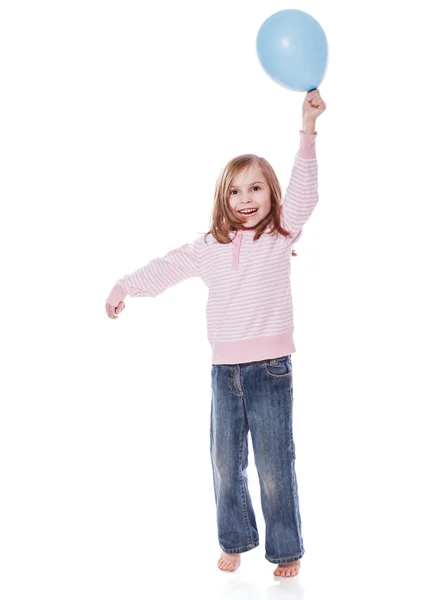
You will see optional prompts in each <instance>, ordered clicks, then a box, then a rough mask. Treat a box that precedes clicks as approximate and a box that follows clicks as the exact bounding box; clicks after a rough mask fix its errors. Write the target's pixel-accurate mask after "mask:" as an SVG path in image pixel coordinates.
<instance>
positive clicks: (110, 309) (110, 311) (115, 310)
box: [106, 300, 126, 319]
mask: <svg viewBox="0 0 447 600" xmlns="http://www.w3.org/2000/svg"><path fill="white" fill-rule="evenodd" d="M125 308H126V305H125V304H124V300H121V302H120V303H119V304H118V306H116V307H115V306H112V305H111V304H106V312H107V315H108V316H109V317H110V318H111V319H117V318H118V317H117V315H119V314H120V312H122V311H123V310H124V309H125Z"/></svg>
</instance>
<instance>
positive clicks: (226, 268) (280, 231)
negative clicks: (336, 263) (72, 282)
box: [106, 90, 326, 577]
mask: <svg viewBox="0 0 447 600" xmlns="http://www.w3.org/2000/svg"><path fill="white" fill-rule="evenodd" d="M325 110H326V105H325V103H324V101H323V99H322V98H321V96H320V93H319V90H313V91H311V92H308V93H307V94H306V96H305V99H304V102H303V114H302V116H303V129H302V130H301V131H300V147H299V150H298V153H297V155H296V158H295V163H294V166H293V170H292V175H291V180H290V183H289V186H288V188H287V191H286V194H285V197H284V201H283V202H282V203H281V190H280V185H279V182H278V179H277V177H276V175H275V173H274V171H273V169H272V167H271V166H270V164H269V163H268V162H267V161H266V160H265V159H263V158H260V157H258V156H255V155H252V154H246V155H243V156H238V157H236V158H234V159H233V160H231V161H230V162H229V163H228V164H227V165H226V167H225V169H224V170H223V171H222V173H221V175H220V177H219V179H218V181H217V184H216V190H215V197H214V206H213V214H212V221H211V229H210V231H208V233H207V234H206V235H204V236H200V237H199V238H197V239H196V240H194V241H193V242H190V243H188V244H184V245H183V246H180V247H179V248H176V249H175V250H171V251H170V252H168V253H167V254H166V255H165V256H163V257H161V258H155V259H153V260H151V261H150V262H149V263H148V264H147V265H146V266H144V267H142V268H141V269H138V270H137V271H134V272H133V273H131V274H130V275H125V276H124V277H123V278H122V279H119V280H118V281H117V282H116V284H115V286H114V287H113V289H112V291H111V292H110V294H109V296H108V298H107V300H106V311H107V314H108V316H109V317H110V318H111V319H116V318H118V317H117V315H118V314H119V313H120V312H121V311H123V310H124V308H125V304H124V298H125V297H126V296H127V295H129V296H151V297H155V296H158V295H159V294H161V293H162V292H163V291H164V290H165V289H167V288H168V287H170V286H173V285H175V284H177V283H179V282H180V281H182V280H184V279H186V278H188V277H201V279H202V280H203V281H204V282H205V284H206V285H207V287H208V288H209V296H208V304H207V310H206V312H207V333H208V340H209V342H210V344H211V351H212V367H211V389H212V397H211V418H210V455H211V464H212V470H213V483H214V496H215V500H216V507H217V531H218V539H219V545H220V547H221V549H222V554H221V557H220V558H219V561H218V567H219V568H220V569H221V570H223V571H235V570H236V569H237V568H238V566H239V564H240V554H241V553H242V552H247V551H248V550H251V549H252V548H255V547H256V546H258V545H259V537H258V530H257V525H256V519H255V514H254V511H253V506H252V503H251V499H250V494H249V490H248V481H247V473H246V469H247V465H248V446H247V433H248V431H250V433H251V439H252V444H253V452H254V455H255V463H256V469H257V471H258V475H259V483H260V490H261V504H262V511H263V516H264V520H265V524H266V543H265V550H266V553H265V558H266V559H267V560H268V561H269V562H271V563H274V564H277V565H278V566H277V568H276V570H275V571H274V575H278V576H282V577H293V576H295V575H297V574H298V571H299V566H300V559H301V557H302V556H303V554H304V546H303V539H302V535H301V518H300V512H299V504H298V491H297V482H296V474H295V444H294V441H293V425H292V407H293V383H292V361H291V354H292V353H293V352H295V346H294V341H293V329H294V326H293V310H292V309H293V307H292V296H291V288H290V255H291V246H292V244H294V243H295V242H296V241H297V240H298V239H299V237H300V236H301V233H302V229H303V226H304V224H305V223H306V221H307V220H308V219H309V217H310V215H311V213H312V211H313V209H314V208H315V206H316V204H317V202H318V191H317V160H316V151H315V142H316V136H317V133H316V131H315V122H316V119H317V118H318V117H319V115H321V114H322V113H323V112H324V111H325ZM208 236H210V238H211V239H209V240H207V238H208ZM292 255H295V254H294V252H292Z"/></svg>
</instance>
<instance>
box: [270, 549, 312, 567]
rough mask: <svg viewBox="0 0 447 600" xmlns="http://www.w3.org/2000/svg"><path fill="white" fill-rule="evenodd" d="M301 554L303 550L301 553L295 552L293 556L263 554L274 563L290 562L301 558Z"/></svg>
mask: <svg viewBox="0 0 447 600" xmlns="http://www.w3.org/2000/svg"><path fill="white" fill-rule="evenodd" d="M303 555H304V551H303V552H301V554H295V555H294V556H288V557H287V558H270V557H269V556H267V554H266V555H265V558H266V559H267V560H268V561H269V562H271V563H273V564H274V565H280V564H282V563H290V562H295V561H296V560H300V559H301V558H303Z"/></svg>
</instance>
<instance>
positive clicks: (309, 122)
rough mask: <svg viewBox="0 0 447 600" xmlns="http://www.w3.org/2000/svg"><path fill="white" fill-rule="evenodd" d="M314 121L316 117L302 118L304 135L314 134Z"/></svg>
mask: <svg viewBox="0 0 447 600" xmlns="http://www.w3.org/2000/svg"><path fill="white" fill-rule="evenodd" d="M315 122H316V119H304V120H303V131H304V135H315Z"/></svg>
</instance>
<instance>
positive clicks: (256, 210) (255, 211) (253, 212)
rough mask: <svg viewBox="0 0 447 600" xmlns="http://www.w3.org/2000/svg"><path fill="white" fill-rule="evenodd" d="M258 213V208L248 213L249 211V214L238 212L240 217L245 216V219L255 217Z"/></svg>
mask: <svg viewBox="0 0 447 600" xmlns="http://www.w3.org/2000/svg"><path fill="white" fill-rule="evenodd" d="M257 212H258V209H257V208H254V209H252V210H250V211H249V212H248V211H247V212H242V211H241V210H239V211H238V213H239V214H240V215H244V216H245V217H250V216H251V215H254V214H256V213H257Z"/></svg>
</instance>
